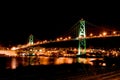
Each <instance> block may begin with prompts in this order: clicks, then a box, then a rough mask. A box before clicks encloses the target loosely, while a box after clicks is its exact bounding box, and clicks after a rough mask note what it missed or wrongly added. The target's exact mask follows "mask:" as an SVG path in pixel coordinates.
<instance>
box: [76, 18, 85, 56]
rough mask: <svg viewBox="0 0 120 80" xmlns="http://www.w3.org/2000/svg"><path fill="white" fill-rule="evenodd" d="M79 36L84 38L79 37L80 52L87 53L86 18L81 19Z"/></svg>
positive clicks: (79, 53)
mask: <svg viewBox="0 0 120 80" xmlns="http://www.w3.org/2000/svg"><path fill="white" fill-rule="evenodd" d="M78 32H79V33H78V37H80V36H82V37H83V38H80V39H79V44H78V54H77V55H81V54H85V53H86V39H85V37H86V31H85V20H83V19H81V20H80V21H79V31H78Z"/></svg>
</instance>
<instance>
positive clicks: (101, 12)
mask: <svg viewBox="0 0 120 80" xmlns="http://www.w3.org/2000/svg"><path fill="white" fill-rule="evenodd" d="M56 5H57V4H55V5H48V6H45V5H44V6H39V5H38V6H35V7H34V6H24V7H23V6H22V5H21V6H19V7H18V6H17V8H16V6H12V7H6V8H5V7H4V6H3V7H4V9H3V10H1V13H2V14H1V16H0V20H1V21H0V26H1V30H0V43H1V45H5V46H8V45H10V44H11V45H15V44H24V43H27V41H28V37H29V35H30V34H33V35H34V38H35V40H44V39H52V38H55V37H57V36H59V35H61V34H62V33H64V32H66V31H67V30H68V29H70V28H71V27H72V26H73V25H74V24H75V23H76V22H77V21H78V20H80V19H81V18H83V19H85V20H86V21H88V22H90V23H92V24H94V25H98V26H109V27H110V28H116V29H117V30H120V27H119V26H120V15H119V14H118V10H115V9H112V10H114V11H112V10H111V8H109V7H107V8H103V9H102V8H101V7H99V8H94V6H92V7H83V6H80V8H77V9H76V7H74V8H73V7H70V6H71V5H72V4H71V5H70V4H69V7H68V6H65V5H64V7H63V6H62V5H61V6H60V5H59V6H56ZM108 9H109V10H108ZM106 10H107V11H106ZM109 27H108V28H109Z"/></svg>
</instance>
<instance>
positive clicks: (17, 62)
mask: <svg viewBox="0 0 120 80" xmlns="http://www.w3.org/2000/svg"><path fill="white" fill-rule="evenodd" d="M96 59H97V58H70V57H45V56H27V57H11V58H9V59H7V62H6V63H7V65H6V68H7V69H16V68H17V67H19V66H28V65H32V66H35V65H60V64H73V63H83V64H90V65H93V62H91V61H92V60H96Z"/></svg>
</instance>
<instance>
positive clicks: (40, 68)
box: [0, 56, 117, 80]
mask: <svg viewBox="0 0 120 80" xmlns="http://www.w3.org/2000/svg"><path fill="white" fill-rule="evenodd" d="M111 60H113V59H111ZM102 61H103V58H69V57H44V56H28V57H0V80H26V79H27V80H63V78H66V77H71V76H76V75H83V76H86V77H87V76H88V75H96V74H100V73H101V74H102V73H105V72H108V71H109V70H110V71H111V70H115V69H117V68H116V67H114V64H113V63H112V65H113V66H110V67H109V68H107V67H106V65H107V64H106V62H102Z"/></svg>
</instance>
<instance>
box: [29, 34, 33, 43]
mask: <svg viewBox="0 0 120 80" xmlns="http://www.w3.org/2000/svg"><path fill="white" fill-rule="evenodd" d="M29 44H30V45H32V44H33V35H32V34H31V35H30V36H29Z"/></svg>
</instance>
